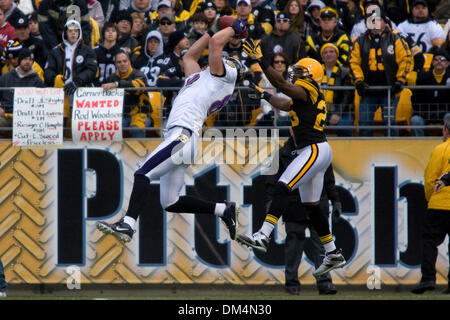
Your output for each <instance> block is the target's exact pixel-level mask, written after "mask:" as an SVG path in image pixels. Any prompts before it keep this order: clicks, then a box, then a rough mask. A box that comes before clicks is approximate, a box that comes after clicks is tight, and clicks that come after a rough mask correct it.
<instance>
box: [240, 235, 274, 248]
mask: <svg viewBox="0 0 450 320" xmlns="http://www.w3.org/2000/svg"><path fill="white" fill-rule="evenodd" d="M236 241H237V242H239V243H240V244H242V245H244V246H247V247H249V248H253V249H256V250H258V251H261V252H267V246H268V245H269V241H270V238H268V237H266V235H265V234H264V233H262V232H261V231H258V232H256V233H254V234H253V236H252V237H247V236H245V235H243V234H238V235H237V237H236Z"/></svg>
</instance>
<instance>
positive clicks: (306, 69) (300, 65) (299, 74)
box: [288, 58, 324, 84]
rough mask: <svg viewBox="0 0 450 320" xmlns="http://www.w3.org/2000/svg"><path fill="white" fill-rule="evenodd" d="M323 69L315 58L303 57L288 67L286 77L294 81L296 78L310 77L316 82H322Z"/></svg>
mask: <svg viewBox="0 0 450 320" xmlns="http://www.w3.org/2000/svg"><path fill="white" fill-rule="evenodd" d="M323 75H324V71H323V68H322V65H321V64H320V63H319V62H318V61H317V60H315V59H312V58H303V59H300V60H299V61H297V63H295V64H293V65H291V66H289V67H288V79H289V81H290V82H291V83H295V81H296V80H297V79H301V78H305V77H310V78H312V79H313V80H314V81H316V82H317V83H318V84H321V83H322V79H323Z"/></svg>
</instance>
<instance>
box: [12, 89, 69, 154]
mask: <svg viewBox="0 0 450 320" xmlns="http://www.w3.org/2000/svg"><path fill="white" fill-rule="evenodd" d="M63 108H64V91H63V89H61V88H15V89H14V113H13V137H12V140H13V145H14V146H57V145H62V144H63V126H64V111H63Z"/></svg>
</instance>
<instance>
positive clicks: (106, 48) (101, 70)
mask: <svg viewBox="0 0 450 320" xmlns="http://www.w3.org/2000/svg"><path fill="white" fill-rule="evenodd" d="M118 34H119V31H118V30H117V26H116V24H115V23H113V22H107V23H106V24H105V26H104V27H103V34H102V39H103V42H102V43H101V44H100V45H98V46H96V47H95V48H94V51H95V55H96V57H97V65H98V72H97V76H96V80H95V86H97V87H98V86H100V85H101V84H102V83H103V81H104V80H105V79H106V78H108V77H110V76H111V75H113V74H114V73H115V72H116V64H115V62H114V57H115V56H116V54H117V53H118V52H119V49H120V47H119V45H118V44H117V37H118ZM139 57H140V56H139Z"/></svg>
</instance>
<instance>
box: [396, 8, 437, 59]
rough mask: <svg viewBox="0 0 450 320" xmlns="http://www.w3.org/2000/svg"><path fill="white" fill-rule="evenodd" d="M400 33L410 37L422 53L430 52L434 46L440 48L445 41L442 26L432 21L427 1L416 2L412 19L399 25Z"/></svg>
mask: <svg viewBox="0 0 450 320" xmlns="http://www.w3.org/2000/svg"><path fill="white" fill-rule="evenodd" d="M397 29H398V31H399V32H403V33H405V34H408V35H410V36H411V37H412V38H413V39H414V42H415V43H416V44H417V45H418V46H419V47H420V48H421V50H422V52H424V53H425V52H429V51H430V49H431V48H432V47H433V46H440V45H442V44H443V43H444V41H445V34H444V30H443V29H442V27H441V25H440V24H439V23H438V22H437V21H436V20H433V19H430V16H429V11H428V4H427V2H426V1H425V0H415V1H414V4H413V8H412V17H411V18H410V19H407V20H405V21H403V22H402V23H400V24H399V25H398V28H397Z"/></svg>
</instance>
